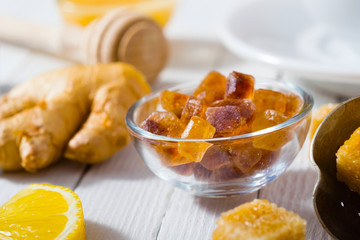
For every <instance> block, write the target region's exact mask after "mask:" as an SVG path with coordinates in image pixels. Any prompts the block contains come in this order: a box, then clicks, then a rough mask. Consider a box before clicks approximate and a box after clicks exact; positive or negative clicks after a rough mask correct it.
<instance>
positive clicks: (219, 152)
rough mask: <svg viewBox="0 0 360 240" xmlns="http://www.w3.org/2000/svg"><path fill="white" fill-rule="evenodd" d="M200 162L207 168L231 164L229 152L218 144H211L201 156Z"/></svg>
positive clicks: (212, 168)
mask: <svg viewBox="0 0 360 240" xmlns="http://www.w3.org/2000/svg"><path fill="white" fill-rule="evenodd" d="M200 164H201V165H202V166H203V167H205V168H206V169H209V170H215V169H218V168H220V167H222V166H224V165H227V164H231V160H230V157H229V153H228V152H227V151H226V150H225V149H223V148H222V147H219V146H211V147H210V148H209V149H208V150H207V151H206V153H205V155H204V156H203V158H202V160H201V162H200Z"/></svg>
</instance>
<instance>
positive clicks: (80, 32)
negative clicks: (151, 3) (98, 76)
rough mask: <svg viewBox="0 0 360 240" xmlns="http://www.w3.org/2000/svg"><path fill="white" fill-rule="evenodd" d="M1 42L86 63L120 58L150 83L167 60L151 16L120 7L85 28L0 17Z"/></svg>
mask: <svg viewBox="0 0 360 240" xmlns="http://www.w3.org/2000/svg"><path fill="white" fill-rule="evenodd" d="M0 23H1V24H0V41H5V42H9V43H15V44H17V45H21V46H25V47H29V48H32V49H37V50H40V51H43V52H47V53H50V54H55V55H57V56H62V57H65V58H67V59H70V60H74V61H77V62H81V63H85V64H94V63H108V62H115V61H123V62H127V63H130V64H132V65H134V66H135V67H137V68H138V69H139V70H140V71H141V72H142V73H143V74H144V75H145V76H146V77H147V79H148V80H149V81H150V82H151V81H153V80H154V79H155V78H156V76H157V75H158V74H159V72H160V71H161V70H162V69H163V67H164V66H165V63H166V59H167V41H166V39H165V37H164V35H163V32H162V29H161V28H160V27H159V26H158V25H157V24H156V23H155V22H154V21H153V20H151V19H150V18H148V17H145V16H143V15H141V14H139V13H136V12H132V11H129V10H128V9H126V8H119V9H115V10H112V11H110V12H109V13H107V14H106V15H104V16H103V17H101V18H98V19H95V20H94V21H93V22H91V23H90V24H89V25H88V26H86V27H85V28H80V27H77V26H64V27H63V28H53V27H48V26H43V25H36V24H31V23H26V22H23V21H20V20H15V19H11V18H7V17H3V16H0Z"/></svg>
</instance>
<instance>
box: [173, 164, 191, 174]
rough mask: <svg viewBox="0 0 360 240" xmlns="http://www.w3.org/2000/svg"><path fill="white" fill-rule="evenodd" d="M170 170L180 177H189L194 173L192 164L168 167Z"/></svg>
mask: <svg viewBox="0 0 360 240" xmlns="http://www.w3.org/2000/svg"><path fill="white" fill-rule="evenodd" d="M170 169H171V170H172V171H174V172H176V173H178V174H180V175H183V176H190V175H192V174H193V173H194V163H193V162H191V163H187V164H181V165H178V166H173V167H170Z"/></svg>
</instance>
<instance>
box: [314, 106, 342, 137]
mask: <svg viewBox="0 0 360 240" xmlns="http://www.w3.org/2000/svg"><path fill="white" fill-rule="evenodd" d="M336 107H337V104H333V103H329V104H325V105H322V106H321V107H320V108H319V109H317V110H316V111H314V112H313V114H312V120H311V126H310V139H312V138H313V137H314V135H315V132H316V130H317V128H318V127H319V126H320V124H321V123H322V121H323V120H324V119H325V118H326V116H327V115H329V113H330V112H331V111H332V110H334V109H335V108H336Z"/></svg>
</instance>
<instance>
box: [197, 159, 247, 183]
mask: <svg viewBox="0 0 360 240" xmlns="http://www.w3.org/2000/svg"><path fill="white" fill-rule="evenodd" d="M242 176H243V173H242V172H241V171H239V170H238V169H237V168H236V167H234V166H233V165H232V164H226V165H224V166H222V167H220V168H217V169H215V170H209V169H207V168H205V167H204V166H203V165H201V164H199V163H196V164H195V165H194V177H195V179H197V180H200V181H208V182H218V181H227V180H231V179H236V178H239V177H242Z"/></svg>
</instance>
